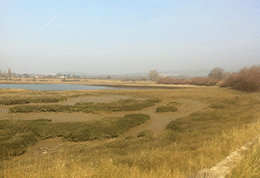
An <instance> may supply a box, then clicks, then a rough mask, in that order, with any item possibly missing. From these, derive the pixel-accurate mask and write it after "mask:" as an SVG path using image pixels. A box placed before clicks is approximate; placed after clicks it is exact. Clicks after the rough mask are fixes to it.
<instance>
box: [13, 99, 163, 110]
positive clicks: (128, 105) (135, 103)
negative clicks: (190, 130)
mask: <svg viewBox="0 0 260 178" xmlns="http://www.w3.org/2000/svg"><path fill="white" fill-rule="evenodd" d="M158 102H161V100H158V99H147V100H136V99H125V100H119V101H115V102H110V103H93V102H87V103H84V102H80V103H76V104H75V105H73V106H71V105H21V106H15V107H13V108H10V112H11V113H29V112H69V113H70V112H85V113H95V112H98V111H105V112H118V111H136V110H141V109H143V108H146V107H149V106H153V105H155V104H156V103H158Z"/></svg>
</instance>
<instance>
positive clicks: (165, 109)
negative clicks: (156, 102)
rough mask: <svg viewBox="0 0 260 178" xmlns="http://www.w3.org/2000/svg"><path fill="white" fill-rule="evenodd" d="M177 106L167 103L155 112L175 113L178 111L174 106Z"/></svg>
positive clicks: (175, 103) (173, 103)
mask: <svg viewBox="0 0 260 178" xmlns="http://www.w3.org/2000/svg"><path fill="white" fill-rule="evenodd" d="M179 104H180V103H178V102H169V103H168V104H167V105H166V106H159V107H158V108H156V112H159V113H160V112H176V111H177V110H178V109H177V107H176V106H177V105H179Z"/></svg>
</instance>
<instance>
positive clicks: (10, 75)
mask: <svg viewBox="0 0 260 178" xmlns="http://www.w3.org/2000/svg"><path fill="white" fill-rule="evenodd" d="M7 77H8V78H9V79H11V77H12V72H11V69H10V68H9V69H8V72H7Z"/></svg>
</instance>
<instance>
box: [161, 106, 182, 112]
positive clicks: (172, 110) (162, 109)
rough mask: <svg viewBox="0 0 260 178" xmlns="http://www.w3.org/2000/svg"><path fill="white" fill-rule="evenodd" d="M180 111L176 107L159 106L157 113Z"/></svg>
mask: <svg viewBox="0 0 260 178" xmlns="http://www.w3.org/2000/svg"><path fill="white" fill-rule="evenodd" d="M177 110H178V109H177V108H176V107H175V106H159V107H158V108H156V112H176V111H177Z"/></svg>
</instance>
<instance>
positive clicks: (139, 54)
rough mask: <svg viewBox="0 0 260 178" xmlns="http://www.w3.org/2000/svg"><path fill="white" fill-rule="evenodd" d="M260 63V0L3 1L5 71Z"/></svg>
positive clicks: (0, 35) (0, 32)
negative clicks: (9, 69)
mask: <svg viewBox="0 0 260 178" xmlns="http://www.w3.org/2000/svg"><path fill="white" fill-rule="evenodd" d="M254 64H255V65H259V64H260V1H259V0H245V1H241V0H212V1H211V0H209V1H206V0H203V1H181V0H179V1H177V0H167V1H166V0H165V1H164V0H160V1H159V0H150V1H142V0H129V1H126V0H120V1H118V0H113V1H112V0H111V1H106V0H104V1H101V0H91V1H87V0H86V1H83V0H82V1H80V0H79V1H77V0H73V1H65V0H60V1H53V0H44V1H42V0H39V1H35V0H23V1H22V0H0V69H1V70H7V69H8V68H11V70H12V71H13V72H16V73H24V72H28V73H57V72H65V71H66V72H67V71H78V72H87V73H99V74H123V73H135V72H148V71H149V70H151V69H156V70H157V71H169V70H174V71H176V70H188V69H213V68H214V67H222V68H223V69H225V70H229V69H239V68H242V67H244V66H251V65H254Z"/></svg>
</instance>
